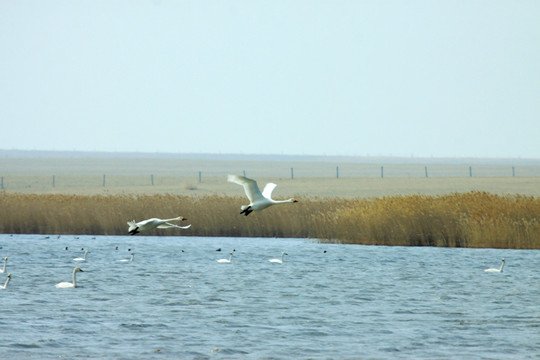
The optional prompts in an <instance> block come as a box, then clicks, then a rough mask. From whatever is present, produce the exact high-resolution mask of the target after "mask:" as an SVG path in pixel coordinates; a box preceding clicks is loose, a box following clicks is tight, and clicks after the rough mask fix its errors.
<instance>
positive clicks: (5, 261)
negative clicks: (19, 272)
mask: <svg viewBox="0 0 540 360" xmlns="http://www.w3.org/2000/svg"><path fill="white" fill-rule="evenodd" d="M6 266H7V256H6V257H5V258H4V268H3V269H0V273H2V274H3V273H5V272H6Z"/></svg>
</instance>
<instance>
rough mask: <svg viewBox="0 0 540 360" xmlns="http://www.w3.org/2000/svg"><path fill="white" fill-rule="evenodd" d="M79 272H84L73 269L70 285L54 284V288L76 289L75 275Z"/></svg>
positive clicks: (63, 283) (66, 283)
mask: <svg viewBox="0 0 540 360" xmlns="http://www.w3.org/2000/svg"><path fill="white" fill-rule="evenodd" d="M79 271H80V272H84V271H82V269H81V268H78V267H76V268H74V269H73V282H72V283H70V282H66V281H64V282H61V283H58V284H56V285H55V286H56V287H57V288H59V289H60V288H63V289H64V288H76V287H77V279H76V278H75V274H76V273H78V272H79Z"/></svg>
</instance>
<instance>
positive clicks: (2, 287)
mask: <svg viewBox="0 0 540 360" xmlns="http://www.w3.org/2000/svg"><path fill="white" fill-rule="evenodd" d="M9 280H11V274H7V279H6V283H5V284H4V285H0V290H6V288H7V284H9Z"/></svg>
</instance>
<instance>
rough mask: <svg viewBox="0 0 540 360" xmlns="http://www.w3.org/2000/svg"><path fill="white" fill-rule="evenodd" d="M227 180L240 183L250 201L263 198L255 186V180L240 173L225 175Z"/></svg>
mask: <svg viewBox="0 0 540 360" xmlns="http://www.w3.org/2000/svg"><path fill="white" fill-rule="evenodd" d="M227 181H228V182H232V183H235V184H238V185H242V186H243V187H244V191H245V193H246V195H247V197H248V199H249V201H251V202H252V203H254V202H255V201H257V200H261V199H263V198H264V196H263V194H262V193H261V190H259V187H258V186H257V182H256V181H255V180H253V179H250V178H247V177H245V176H240V175H229V176H227ZM265 189H266V188H265Z"/></svg>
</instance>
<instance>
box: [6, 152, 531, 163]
mask: <svg viewBox="0 0 540 360" xmlns="http://www.w3.org/2000/svg"><path fill="white" fill-rule="evenodd" d="M0 158H36V159H43V158H83V159H84V158H88V159H137V158H139V159H186V160H188V159H190V160H232V161H278V162H281V161H284V162H291V161H292V162H331V163H366V164H426V165H429V164H441V165H444V164H449V165H452V164H453V165H459V164H469V165H480V164H485V165H540V158H521V157H517V158H516V157H514V158H487V157H415V156H410V157H403V156H377V155H373V156H372V155H358V156H353V155H300V154H213V153H157V152H155V153H152V152H104V151H77V150H73V151H62V150H17V149H13V150H9V149H0Z"/></svg>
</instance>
